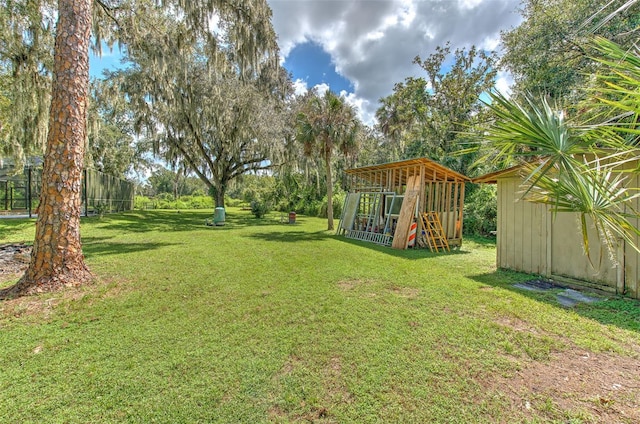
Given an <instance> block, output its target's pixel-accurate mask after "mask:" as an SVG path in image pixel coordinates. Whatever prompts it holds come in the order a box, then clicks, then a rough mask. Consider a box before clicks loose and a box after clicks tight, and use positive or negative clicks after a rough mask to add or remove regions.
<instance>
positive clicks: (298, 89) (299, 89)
mask: <svg viewBox="0 0 640 424" xmlns="http://www.w3.org/2000/svg"><path fill="white" fill-rule="evenodd" d="M307 91H309V88H308V87H307V82H306V81H303V80H301V79H299V78H298V79H297V80H295V81H294V82H293V92H294V93H295V95H296V96H301V95H303V94H305V93H306V92H307Z"/></svg>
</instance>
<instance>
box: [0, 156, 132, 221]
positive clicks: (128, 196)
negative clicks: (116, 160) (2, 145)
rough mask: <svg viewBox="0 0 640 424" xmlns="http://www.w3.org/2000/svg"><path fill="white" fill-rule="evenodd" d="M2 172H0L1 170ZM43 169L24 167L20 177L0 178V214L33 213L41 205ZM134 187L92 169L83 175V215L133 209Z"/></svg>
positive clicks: (85, 171) (0, 176)
mask: <svg viewBox="0 0 640 424" xmlns="http://www.w3.org/2000/svg"><path fill="white" fill-rule="evenodd" d="M0 171H1V170H0ZM41 186H42V169H41V168H32V167H25V169H24V172H23V173H22V174H19V175H14V176H9V175H0V213H2V214H5V215H6V214H28V215H29V217H31V216H32V214H33V213H35V210H36V208H37V207H38V203H39V201H40V188H41ZM134 194H135V189H134V184H133V183H131V182H129V181H125V180H121V179H119V178H116V177H114V176H111V175H107V174H105V173H103V172H100V171H96V170H94V169H85V170H84V171H83V173H82V211H83V213H84V215H85V216H88V215H90V214H95V213H104V212H120V211H126V210H132V209H133V203H134V201H133V199H134Z"/></svg>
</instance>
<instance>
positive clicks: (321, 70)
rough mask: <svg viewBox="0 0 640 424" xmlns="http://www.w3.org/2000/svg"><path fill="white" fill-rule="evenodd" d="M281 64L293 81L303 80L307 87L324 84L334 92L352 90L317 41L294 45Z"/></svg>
mask: <svg viewBox="0 0 640 424" xmlns="http://www.w3.org/2000/svg"><path fill="white" fill-rule="evenodd" d="M283 66H284V67H285V68H286V69H287V70H288V71H289V72H290V73H291V75H292V77H293V80H294V81H304V82H305V83H306V85H307V87H313V86H315V85H319V84H326V85H328V86H330V87H331V89H332V90H333V91H335V92H336V93H340V92H341V91H342V90H345V91H347V92H352V91H353V89H354V85H353V83H352V82H351V81H349V80H348V79H346V78H345V77H343V76H342V75H339V74H338V73H336V67H335V64H333V62H332V60H331V56H330V55H329V54H328V53H327V52H325V51H324V50H323V48H322V46H320V45H319V44H317V43H314V42H312V41H308V42H305V43H302V44H298V45H297V46H295V47H294V48H293V49H292V50H291V51H290V52H289V55H288V56H287V58H286V59H285V61H284V63H283Z"/></svg>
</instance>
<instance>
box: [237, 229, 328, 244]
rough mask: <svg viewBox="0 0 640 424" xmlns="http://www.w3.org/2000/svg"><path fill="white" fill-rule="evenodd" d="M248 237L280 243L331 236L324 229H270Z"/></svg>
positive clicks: (323, 239)
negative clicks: (310, 230) (312, 231)
mask: <svg viewBox="0 0 640 424" xmlns="http://www.w3.org/2000/svg"><path fill="white" fill-rule="evenodd" d="M247 237H248V238H253V239H260V240H264V241H275V242H281V243H298V242H302V241H325V240H329V239H332V238H333V236H332V235H330V234H327V232H326V231H316V232H314V233H311V232H309V231H271V232H265V233H254V234H250V235H247Z"/></svg>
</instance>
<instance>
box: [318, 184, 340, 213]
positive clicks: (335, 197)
mask: <svg viewBox="0 0 640 424" xmlns="http://www.w3.org/2000/svg"><path fill="white" fill-rule="evenodd" d="M346 196H347V194H346V193H345V192H344V191H342V190H337V191H336V192H335V193H334V194H333V217H334V218H340V216H341V215H342V206H344V199H345V198H346ZM327 207H328V205H327V196H324V198H323V199H322V205H321V206H320V210H319V211H318V214H317V216H318V217H319V218H327V216H328V215H327Z"/></svg>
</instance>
